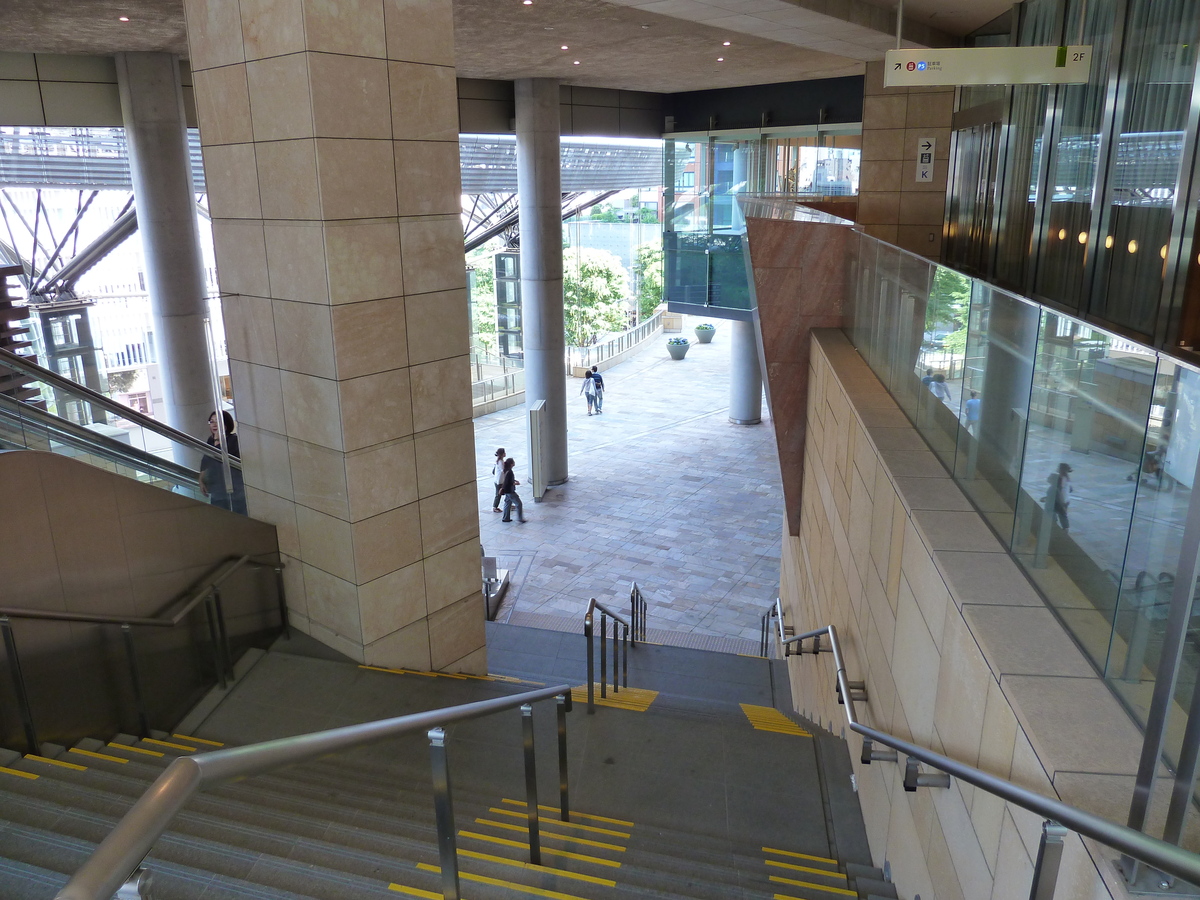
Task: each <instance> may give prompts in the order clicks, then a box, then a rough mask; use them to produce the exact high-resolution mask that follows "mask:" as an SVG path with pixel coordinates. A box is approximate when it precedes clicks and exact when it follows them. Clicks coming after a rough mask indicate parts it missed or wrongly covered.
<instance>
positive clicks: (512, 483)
mask: <svg viewBox="0 0 1200 900" xmlns="http://www.w3.org/2000/svg"><path fill="white" fill-rule="evenodd" d="M516 465H517V461H516V460H514V459H506V460H505V461H504V482H503V483H502V484H501V486H500V488H501V492H502V493H503V494H504V515H503V516H501V517H500V521H501V522H511V521H512V508H513V507H514V506H515V507H516V508H517V521H518V522H524V521H525V507H523V506H522V505H521V498H520V497H519V496H517V485H518V484H520V483H521V482H519V481H517V476H516V472H515V471H514V469H515V468H516Z"/></svg>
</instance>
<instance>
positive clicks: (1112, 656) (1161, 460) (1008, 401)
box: [846, 233, 1200, 758]
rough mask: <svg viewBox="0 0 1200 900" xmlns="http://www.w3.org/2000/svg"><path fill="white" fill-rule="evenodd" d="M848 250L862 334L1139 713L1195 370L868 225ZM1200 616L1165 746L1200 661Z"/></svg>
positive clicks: (1159, 620) (1145, 700) (1196, 416)
mask: <svg viewBox="0 0 1200 900" xmlns="http://www.w3.org/2000/svg"><path fill="white" fill-rule="evenodd" d="M854 248H855V249H854V252H853V254H852V258H851V259H849V260H848V261H847V267H848V268H847V271H848V274H849V280H850V284H849V291H850V293H849V295H848V297H849V301H850V302H849V307H850V315H849V316H848V321H847V325H846V332H847V334H848V336H849V337H850V339H851V341H852V342H853V343H854V344H855V346H856V347H857V348H858V350H859V352H860V353H861V354H862V355H863V357H864V359H866V361H867V362H868V364H869V365H870V366H871V368H872V369H873V370H874V371H875V373H876V374H877V375H878V376H879V378H880V380H881V381H882V382H883V383H884V385H885V386H886V387H887V389H888V390H889V392H890V393H891V394H892V396H893V397H894V398H895V399H896V401H897V402H898V403H899V405H900V406H901V408H902V409H903V410H904V411H905V413H906V414H907V415H908V417H909V419H910V420H911V421H912V422H913V425H914V426H915V427H916V428H917V429H918V431H919V432H920V433H921V434H922V436H923V437H924V438H925V440H926V441H927V442H928V444H929V445H930V447H931V448H932V449H933V451H934V453H936V454H937V456H938V457H939V459H941V461H942V462H943V464H944V465H945V466H946V469H947V470H948V471H949V472H950V473H951V475H952V477H953V478H954V480H955V481H956V482H957V483H958V485H959V486H960V487H961V488H962V490H963V491H964V492H965V493H966V495H967V496H968V497H969V498H970V499H971V501H972V502H973V503H974V505H975V506H976V508H977V509H978V510H979V512H980V513H981V514H982V515H983V516H984V517H985V518H986V520H987V521H988V522H989V523H990V525H991V526H992V528H993V529H994V530H995V532H996V534H997V535H998V536H999V538H1000V540H1001V541H1002V542H1003V544H1004V545H1005V547H1006V548H1008V550H1009V551H1010V552H1011V553H1012V555H1013V557H1014V558H1015V559H1016V560H1017V561H1018V563H1019V564H1020V565H1021V566H1022V568H1024V570H1025V571H1026V572H1027V573H1028V575H1029V577H1030V579H1031V580H1032V581H1033V582H1034V583H1035V584H1036V585H1037V586H1038V588H1039V589H1040V591H1041V593H1042V594H1043V596H1044V597H1045V599H1046V602H1047V604H1048V605H1049V606H1050V607H1051V608H1052V609H1053V610H1054V611H1055V612H1056V613H1057V614H1058V616H1059V618H1060V619H1061V621H1062V622H1063V623H1064V625H1065V626H1066V627H1067V628H1068V629H1069V630H1070V632H1071V633H1072V634H1073V635H1074V637H1075V639H1076V640H1077V642H1078V643H1079V645H1080V646H1081V647H1082V648H1083V650H1084V652H1085V653H1086V654H1087V655H1088V656H1089V658H1090V659H1091V661H1092V662H1093V663H1094V664H1095V666H1096V667H1097V669H1098V670H1099V671H1100V672H1102V673H1103V674H1104V676H1105V678H1106V679H1107V681H1108V683H1109V684H1110V685H1111V686H1112V688H1113V690H1114V691H1115V692H1116V693H1117V694H1118V696H1120V697H1121V698H1123V700H1124V701H1125V703H1126V704H1127V706H1128V707H1129V709H1130V710H1132V712H1133V713H1134V715H1135V716H1137V717H1138V718H1139V719H1140V720H1141V721H1143V722H1145V720H1146V715H1147V712H1148V710H1149V704H1150V700H1151V695H1152V693H1153V688H1154V681H1155V678H1156V677H1157V671H1158V664H1159V656H1160V654H1161V650H1162V646H1163V639H1164V633H1165V628H1166V615H1167V609H1168V606H1169V602H1170V597H1171V592H1172V590H1173V587H1174V582H1175V577H1176V573H1177V571H1178V570H1179V567H1180V552H1181V545H1182V533H1183V523H1184V519H1185V516H1186V513H1187V509H1188V506H1189V504H1190V503H1192V502H1193V499H1192V497H1193V484H1192V481H1193V479H1194V477H1195V472H1196V464H1197V457H1198V456H1200V370H1198V369H1195V368H1192V367H1190V366H1188V365H1185V364H1184V363H1182V362H1179V361H1177V360H1173V359H1169V358H1167V357H1164V356H1162V355H1160V354H1158V353H1156V352H1155V351H1153V350H1151V349H1149V348H1147V347H1144V346H1141V345H1139V344H1136V343H1133V342H1131V341H1128V340H1126V339H1124V338H1121V337H1118V336H1116V335H1113V334H1109V333H1107V332H1104V331H1101V330H1099V329H1096V328H1094V327H1092V326H1091V325H1088V324H1087V323H1085V322H1082V321H1079V320H1076V319H1072V318H1071V317H1069V316H1064V315H1061V314H1060V313H1058V312H1054V311H1051V310H1049V309H1047V308H1045V307H1042V306H1040V305H1038V304H1037V303H1034V302H1032V301H1030V300H1027V299H1025V298H1022V297H1018V296H1015V295H1013V294H1010V293H1007V292H1005V291H1003V290H1001V289H999V288H996V287H994V286H992V285H989V284H986V283H984V282H982V281H978V280H976V279H972V278H969V277H967V276H965V275H961V274H959V273H957V272H952V271H951V270H949V269H945V268H943V267H940V266H937V265H935V264H933V263H931V262H929V261H927V260H924V259H922V258H920V257H916V256H914V255H912V254H909V253H907V252H905V251H902V250H900V249H899V248H896V247H893V246H891V245H888V244H885V243H883V242H881V241H879V240H876V239H874V238H871V237H868V236H867V235H864V234H861V233H859V234H857V235H856V237H855V240H854ZM1197 502H1200V498H1198V500H1197ZM1192 621H1193V623H1194V625H1193V626H1192V627H1189V629H1188V639H1187V640H1186V641H1185V649H1184V652H1183V659H1182V668H1181V669H1180V671H1179V675H1178V679H1177V682H1176V683H1177V689H1176V692H1175V704H1176V706H1175V710H1176V715H1174V716H1173V717H1172V720H1171V721H1172V725H1171V727H1170V728H1169V730H1168V731H1169V737H1168V741H1167V752H1168V755H1169V756H1170V757H1172V758H1177V753H1178V750H1179V744H1180V737H1181V733H1182V730H1183V725H1182V723H1183V722H1185V721H1186V713H1185V712H1184V710H1186V709H1187V707H1188V705H1189V702H1190V699H1191V694H1192V692H1193V689H1194V686H1195V683H1196V673H1197V671H1200V651H1198V650H1197V648H1198V647H1200V617H1193V619H1192ZM1193 632H1194V633H1195V638H1194V639H1193V638H1192V635H1193Z"/></svg>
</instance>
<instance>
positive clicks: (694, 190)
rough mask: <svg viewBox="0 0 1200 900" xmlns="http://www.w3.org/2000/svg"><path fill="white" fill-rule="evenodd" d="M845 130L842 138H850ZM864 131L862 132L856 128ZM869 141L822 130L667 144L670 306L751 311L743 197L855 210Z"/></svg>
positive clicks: (666, 248) (666, 266) (706, 137)
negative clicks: (783, 197)
mask: <svg viewBox="0 0 1200 900" xmlns="http://www.w3.org/2000/svg"><path fill="white" fill-rule="evenodd" d="M846 130H847V128H846V127H842V131H846ZM854 130H855V131H857V130H859V129H858V126H854ZM861 143H862V139H861V136H860V135H859V134H858V133H840V132H837V133H835V132H831V131H827V130H823V129H818V128H817V127H815V126H814V127H812V128H804V129H797V130H796V132H795V133H786V134H785V133H771V134H767V133H760V132H753V133H736V134H719V135H703V136H686V137H684V136H681V137H677V138H674V139H671V138H668V139H667V140H665V141H664V151H663V158H664V167H665V170H666V171H665V172H664V178H663V183H664V184H665V185H666V186H667V189H666V196H665V204H666V214H665V217H664V220H663V221H664V222H665V223H666V226H665V231H664V234H663V250H664V272H665V280H666V285H665V289H666V299H667V301H668V302H670V303H675V304H687V305H690V306H697V307H716V308H718V309H720V308H725V309H735V310H748V309H749V308H750V302H751V301H750V290H749V285H748V283H747V279H746V262H745V257H744V256H743V253H742V242H743V235H744V234H745V231H746V223H745V221H744V220H743V219H742V215H741V211H740V209H739V208H738V206H737V203H736V197H737V195H738V194H744V193H756V194H762V193H772V194H778V193H785V194H790V195H793V196H797V197H804V198H807V199H809V200H811V201H814V202H827V203H830V204H831V205H832V206H836V205H837V204H838V203H845V202H850V203H853V198H854V196H856V195H857V194H858V173H859V159H860V157H861V155H862V151H861V149H860V148H861Z"/></svg>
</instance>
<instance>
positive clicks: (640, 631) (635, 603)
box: [629, 581, 647, 645]
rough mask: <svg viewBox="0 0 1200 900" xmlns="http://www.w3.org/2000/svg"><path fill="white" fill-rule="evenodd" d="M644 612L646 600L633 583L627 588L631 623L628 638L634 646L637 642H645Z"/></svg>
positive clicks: (635, 583)
mask: <svg viewBox="0 0 1200 900" xmlns="http://www.w3.org/2000/svg"><path fill="white" fill-rule="evenodd" d="M646 612H647V603H646V598H645V597H643V596H642V589H641V588H640V587H638V583H637V582H636V581H635V582H634V583H633V585H632V586H631V587H630V588H629V618H630V620H631V621H632V622H633V626H632V629H631V630H630V637H631V639H632V640H633V643H634V644H635V645H636V644H637V642H638V641H644V640H646Z"/></svg>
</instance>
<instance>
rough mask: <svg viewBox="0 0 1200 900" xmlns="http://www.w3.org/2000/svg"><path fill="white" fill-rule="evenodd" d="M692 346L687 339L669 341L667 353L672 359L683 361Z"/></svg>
mask: <svg viewBox="0 0 1200 900" xmlns="http://www.w3.org/2000/svg"><path fill="white" fill-rule="evenodd" d="M690 346H692V345H691V343H690V342H689V341H688V339H687V338H685V337H674V338H668V339H667V352H668V353H670V354H671V359H683V358H684V357H685V356H687V352H688V347H690Z"/></svg>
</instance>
